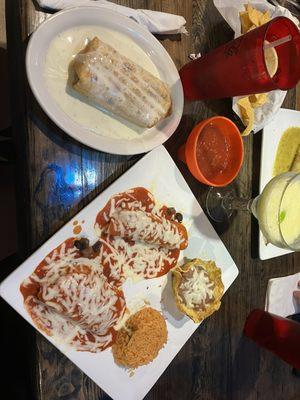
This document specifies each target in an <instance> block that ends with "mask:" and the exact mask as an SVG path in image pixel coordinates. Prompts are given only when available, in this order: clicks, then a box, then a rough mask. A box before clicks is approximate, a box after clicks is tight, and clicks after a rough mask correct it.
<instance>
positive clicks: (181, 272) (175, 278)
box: [172, 258, 224, 324]
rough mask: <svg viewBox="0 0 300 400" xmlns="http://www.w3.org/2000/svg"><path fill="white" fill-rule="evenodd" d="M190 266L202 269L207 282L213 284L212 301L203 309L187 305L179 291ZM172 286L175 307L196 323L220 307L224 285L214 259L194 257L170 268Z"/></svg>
mask: <svg viewBox="0 0 300 400" xmlns="http://www.w3.org/2000/svg"><path fill="white" fill-rule="evenodd" d="M190 268H195V269H198V268H201V269H204V270H205V272H206V273H207V275H208V278H209V282H208V284H209V283H213V284H214V289H213V301H211V302H210V303H209V304H205V305H204V308H203V309H201V308H200V309H196V308H195V307H193V308H190V307H188V306H187V304H186V303H185V302H184V301H183V298H182V297H181V296H180V293H179V292H180V284H181V282H182V281H184V280H185V279H186V276H187V273H188V271H189V270H190ZM172 286H173V293H174V297H175V301H176V305H177V307H178V308H179V310H180V311H182V312H183V313H185V314H186V315H187V316H188V317H190V318H191V319H192V320H193V321H194V322H195V323H196V324H198V323H200V322H201V321H203V320H204V319H205V318H207V317H209V316H210V315H211V314H213V313H214V312H215V311H217V310H218V309H219V308H220V305H221V298H222V296H223V293H224V285H223V282H222V272H221V269H220V268H218V267H217V266H216V264H215V262H214V261H203V260H201V259H199V258H194V259H193V260H191V261H189V262H187V263H186V264H184V265H183V266H181V267H179V266H177V267H176V268H174V269H173V270H172ZM195 290H196V289H195Z"/></svg>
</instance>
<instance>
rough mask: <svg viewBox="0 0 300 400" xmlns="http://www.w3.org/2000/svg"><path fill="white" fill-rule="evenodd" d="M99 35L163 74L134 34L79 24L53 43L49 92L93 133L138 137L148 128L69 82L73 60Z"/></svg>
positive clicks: (49, 55)
mask: <svg viewBox="0 0 300 400" xmlns="http://www.w3.org/2000/svg"><path fill="white" fill-rule="evenodd" d="M95 36H97V37H99V39H100V40H103V41H104V42H106V43H107V44H109V45H111V46H112V47H113V48H114V49H115V50H117V51H119V52H120V53H122V54H123V55H124V56H126V57H128V58H129V59H130V60H132V61H133V62H135V63H137V64H139V65H140V66H141V67H143V68H144V69H145V70H147V71H148V72H150V73H151V74H153V75H154V76H156V77H158V78H159V77H160V76H159V73H158V71H157V69H156V67H155V65H154V64H153V63H152V61H151V59H150V58H149V57H148V55H147V54H146V53H145V52H144V51H143V50H142V48H140V47H139V46H138V45H137V44H136V43H135V42H134V41H133V40H132V39H131V38H130V37H128V36H126V35H123V34H121V33H119V32H115V31H112V30H110V29H107V28H103V27H99V26H79V27H77V28H73V29H70V30H67V31H64V32H62V33H60V34H59V35H58V36H57V37H56V38H55V39H54V40H53V41H52V42H51V44H50V46H49V49H48V52H47V55H46V60H45V67H44V76H45V81H46V85H47V88H48V91H49V94H50V96H51V97H53V99H54V100H55V101H56V103H57V104H58V105H59V107H60V108H61V109H62V110H63V111H64V112H65V113H66V114H67V115H68V116H69V117H70V118H71V119H72V120H73V121H75V122H77V123H78V124H79V125H82V126H84V127H85V128H88V129H89V130H91V131H92V132H93V133H95V134H97V135H101V136H107V137H110V138H116V139H135V138H137V137H139V136H140V135H141V134H142V133H143V132H145V128H141V127H138V126H136V125H134V124H132V123H130V122H127V121H125V120H124V119H121V118H119V117H116V116H114V115H113V114H111V113H109V112H108V111H106V110H104V109H102V108H101V107H100V106H98V105H95V104H94V103H91V102H89V100H87V99H86V98H85V97H84V96H81V95H80V94H79V93H77V92H75V91H74V90H73V89H72V87H71V86H70V85H69V83H68V80H69V65H70V62H71V61H72V59H73V58H74V57H75V56H76V54H77V53H78V52H79V51H80V50H82V49H83V48H84V47H85V45H86V44H87V43H88V41H89V40H91V39H93V38H94V37H95Z"/></svg>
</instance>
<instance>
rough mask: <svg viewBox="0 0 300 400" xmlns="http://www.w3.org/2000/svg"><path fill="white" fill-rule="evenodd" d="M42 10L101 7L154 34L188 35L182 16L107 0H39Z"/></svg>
mask: <svg viewBox="0 0 300 400" xmlns="http://www.w3.org/2000/svg"><path fill="white" fill-rule="evenodd" d="M37 2H38V4H39V5H40V7H42V8H51V9H54V10H61V9H64V8H69V7H75V6H99V7H105V8H107V9H109V10H113V11H116V12H118V13H120V14H123V15H125V16H126V17H129V18H131V19H133V20H134V21H136V22H137V23H139V24H140V25H143V26H144V27H145V28H147V29H148V30H149V31H150V32H152V33H160V34H172V33H187V30H186V29H185V24H186V20H185V19H184V18H183V17H181V16H180V15H174V14H169V13H163V12H159V11H151V10H134V9H132V8H129V7H124V6H120V5H118V4H114V3H111V2H110V1H107V0H95V1H94V0H37Z"/></svg>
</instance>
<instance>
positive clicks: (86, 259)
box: [20, 188, 187, 352]
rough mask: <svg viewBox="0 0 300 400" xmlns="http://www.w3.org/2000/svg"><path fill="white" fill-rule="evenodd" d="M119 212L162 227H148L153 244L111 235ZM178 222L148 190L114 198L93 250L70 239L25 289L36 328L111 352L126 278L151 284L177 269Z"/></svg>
mask: <svg viewBox="0 0 300 400" xmlns="http://www.w3.org/2000/svg"><path fill="white" fill-rule="evenodd" d="M120 211H122V212H123V214H122V215H124V211H126V212H128V213H129V215H130V216H132V213H135V216H136V215H138V216H139V217H140V215H141V214H140V213H141V212H142V213H143V214H142V216H143V217H146V218H148V219H146V221H148V220H149V221H150V222H151V221H153V220H154V222H155V223H157V224H158V225H155V224H154V226H150V228H149V227H148V222H147V223H146V224H145V230H146V231H147V232H146V233H147V235H148V236H147V235H146V236H145V237H146V238H149V237H150V238H151V239H152V242H151V243H149V242H146V243H145V242H143V241H142V242H139V241H135V240H132V238H131V237H130V235H129V237H128V236H127V235H125V234H124V237H122V236H112V235H109V234H108V227H109V225H110V223H111V221H113V220H114V219H116V218H118V215H120V214H118V213H119V212H120ZM137 212H138V214H137ZM149 213H150V214H151V215H150V216H149ZM126 215H127V214H126ZM176 216H177V214H176V211H175V210H174V209H169V208H168V207H166V206H162V207H157V206H156V204H155V201H154V197H153V195H152V194H151V193H150V192H149V191H148V190H146V189H144V188H133V189H130V190H128V191H126V192H124V193H119V194H117V195H115V196H113V197H111V198H110V200H109V201H108V202H107V204H106V205H105V207H103V209H102V210H101V211H100V212H99V213H98V215H97V217H96V221H95V231H96V233H97V235H98V237H99V240H98V241H97V242H96V243H95V244H94V245H93V246H90V245H89V241H88V239H87V238H81V239H80V240H78V239H77V238H69V239H67V240H66V241H65V242H63V243H61V244H60V245H59V246H58V247H57V248H56V249H54V250H53V251H51V252H50V253H49V254H48V255H47V256H46V257H45V258H44V260H42V261H41V263H40V264H39V265H38V266H37V267H36V269H35V271H34V272H33V273H32V274H31V275H30V276H29V277H28V278H27V279H25V280H24V282H23V283H22V284H21V286H20V291H21V293H22V295H23V297H24V306H25V308H26V309H27V311H28V313H29V314H30V316H31V318H32V320H33V321H34V323H35V325H36V326H37V327H38V328H39V329H41V330H42V331H44V332H45V333H47V334H48V335H50V336H53V337H56V338H58V339H59V340H60V341H65V342H66V343H67V344H69V345H71V346H72V347H74V348H75V349H76V350H78V351H89V352H99V351H102V350H104V349H106V348H107V347H109V346H111V345H112V344H113V342H114V340H115V335H116V330H115V326H116V325H117V324H118V322H119V320H120V319H121V318H122V316H123V314H124V311H125V307H126V304H125V298H124V294H123V292H122V290H121V285H122V283H123V282H124V281H125V280H126V279H127V278H128V277H132V278H137V279H151V278H154V277H158V276H161V275H164V274H166V273H167V272H168V271H169V270H170V269H171V268H173V267H174V266H175V265H176V264H177V261H178V258H179V254H180V248H184V247H186V245H187V232H186V229H185V228H184V226H183V225H180V224H179V222H176V221H175V219H176ZM154 217H155V218H154ZM180 219H181V220H182V216H181V218H180ZM137 225H139V220H138V221H137ZM179 225H180V226H179ZM148 228H149V229H148ZM179 228H180V229H179ZM141 232H142V233H143V230H142V231H141ZM157 232H158V233H160V236H159V235H158V233H157ZM126 233H127V232H126ZM152 234H153V235H154V236H153V237H152V236H151V235H152ZM170 234H171V236H172V234H174V235H175V238H176V237H178V238H179V239H180V240H179V242H177V240H175V241H174V237H173V236H172V237H170ZM149 235H150V236H149ZM157 235H158V236H159V240H158V241H157V242H155V240H154V239H155V238H156V236H157ZM176 235H177V236H176ZM142 239H143V238H142ZM164 239H165V240H166V241H165V242H164ZM171 239H172V240H171ZM168 242H169V243H168ZM171 242H172V243H171ZM170 243H171V246H170ZM174 243H175V248H173V247H174ZM83 245H85V246H83ZM168 246H169V247H170V248H169V247H168ZM172 246H173V247H172Z"/></svg>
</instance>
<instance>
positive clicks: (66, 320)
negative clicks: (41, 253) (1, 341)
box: [23, 243, 125, 351]
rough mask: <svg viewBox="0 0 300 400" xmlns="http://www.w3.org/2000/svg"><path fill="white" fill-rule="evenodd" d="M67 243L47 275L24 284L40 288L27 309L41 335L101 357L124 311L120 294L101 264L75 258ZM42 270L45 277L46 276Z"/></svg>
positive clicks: (52, 258) (54, 257)
mask: <svg viewBox="0 0 300 400" xmlns="http://www.w3.org/2000/svg"><path fill="white" fill-rule="evenodd" d="M77 253H78V251H77V249H76V248H74V247H72V248H69V249H67V248H66V244H65V243H63V244H62V245H61V246H60V247H59V248H58V249H56V250H55V251H54V252H53V253H52V254H51V255H50V256H48V257H46V258H45V260H44V262H45V264H44V265H43V267H42V269H39V271H36V272H34V273H33V274H32V275H31V276H30V277H29V278H27V279H26V280H25V281H24V282H23V286H24V288H26V286H30V285H32V284H33V283H35V284H37V285H38V287H39V291H38V293H37V296H34V295H29V296H28V297H27V298H26V299H25V307H26V308H27V310H28V312H29V313H30V314H31V315H32V318H33V320H34V321H35V323H36V324H37V325H38V326H39V328H40V329H42V330H44V331H46V332H47V333H48V334H49V335H51V336H53V337H54V338H55V339H56V340H58V341H63V342H65V343H67V344H70V345H74V347H75V348H76V349H77V350H85V351H99V350H102V349H104V348H106V347H107V346H109V345H110V344H111V342H112V339H113V331H112V329H113V327H114V325H115V324H116V323H118V321H119V319H120V318H121V317H122V314H123V312H124V310H125V301H124V298H123V297H122V296H120V293H119V292H118V291H117V290H115V289H114V288H113V287H111V285H109V284H108V282H107V280H106V278H105V277H104V275H103V273H102V268H101V264H100V258H99V257H96V258H93V259H88V258H85V257H76V255H77ZM41 270H42V272H43V273H42V276H40V275H41Z"/></svg>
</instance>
